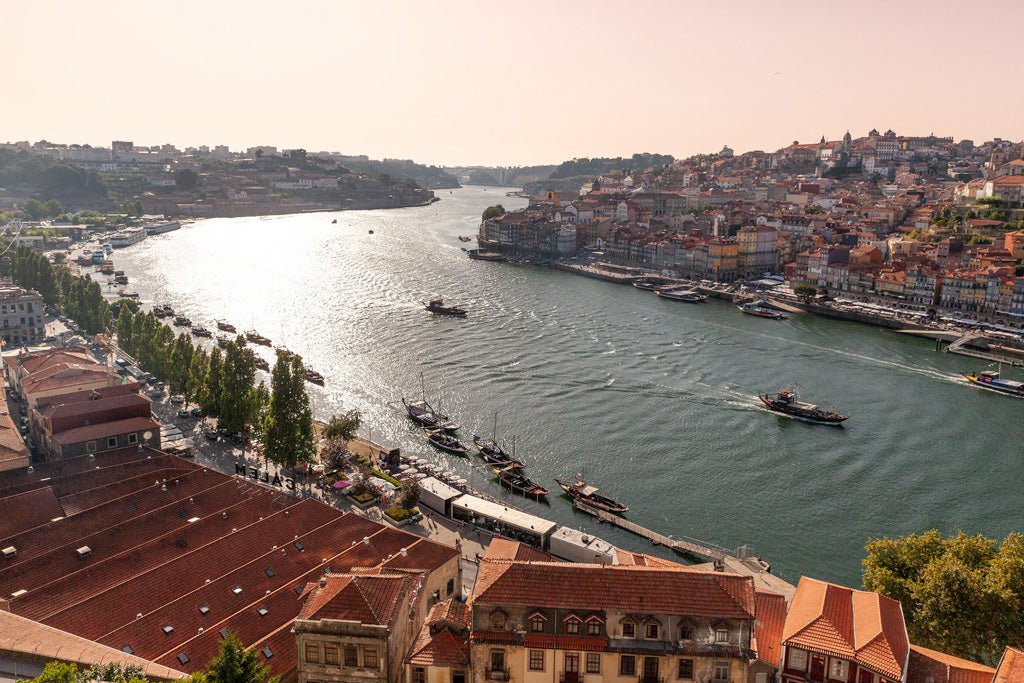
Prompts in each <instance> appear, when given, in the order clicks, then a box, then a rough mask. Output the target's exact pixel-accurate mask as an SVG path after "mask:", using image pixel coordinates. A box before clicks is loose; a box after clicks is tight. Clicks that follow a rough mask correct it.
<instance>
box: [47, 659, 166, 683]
mask: <svg viewBox="0 0 1024 683" xmlns="http://www.w3.org/2000/svg"><path fill="white" fill-rule="evenodd" d="M92 681H104V682H105V683H147V679H146V677H145V676H144V675H143V671H142V668H141V667H138V666H133V665H130V664H129V665H127V666H126V665H124V664H119V663H117V662H110V663H108V664H94V665H93V666H90V667H89V668H87V669H79V668H78V665H76V664H72V663H71V662H56V661H55V662H48V663H47V664H46V666H45V667H43V673H41V674H39V675H38V676H36V677H35V678H33V679H32V683H92Z"/></svg>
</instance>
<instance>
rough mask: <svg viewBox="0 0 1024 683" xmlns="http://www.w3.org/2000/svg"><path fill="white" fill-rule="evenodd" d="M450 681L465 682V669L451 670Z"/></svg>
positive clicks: (453, 682)
mask: <svg viewBox="0 0 1024 683" xmlns="http://www.w3.org/2000/svg"><path fill="white" fill-rule="evenodd" d="M452 683H466V672H465V671H453V672H452Z"/></svg>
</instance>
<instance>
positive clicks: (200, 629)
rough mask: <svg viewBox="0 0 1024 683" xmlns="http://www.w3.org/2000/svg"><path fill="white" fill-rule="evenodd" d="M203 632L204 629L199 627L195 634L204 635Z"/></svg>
mask: <svg viewBox="0 0 1024 683" xmlns="http://www.w3.org/2000/svg"><path fill="white" fill-rule="evenodd" d="M205 632H206V629H205V628H203V627H202V626H200V627H199V630H198V631H196V633H198V634H199V635H203V633H205Z"/></svg>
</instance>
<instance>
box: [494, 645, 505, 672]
mask: <svg viewBox="0 0 1024 683" xmlns="http://www.w3.org/2000/svg"><path fill="white" fill-rule="evenodd" d="M504 670H505V651H504V650H491V671H504Z"/></svg>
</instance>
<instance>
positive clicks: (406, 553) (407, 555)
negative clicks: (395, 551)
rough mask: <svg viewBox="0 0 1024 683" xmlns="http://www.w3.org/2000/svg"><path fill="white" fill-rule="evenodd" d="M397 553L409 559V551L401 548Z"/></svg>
mask: <svg viewBox="0 0 1024 683" xmlns="http://www.w3.org/2000/svg"><path fill="white" fill-rule="evenodd" d="M399 552H401V553H402V557H409V549H408V548H402V549H401V550H400V551H399Z"/></svg>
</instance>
